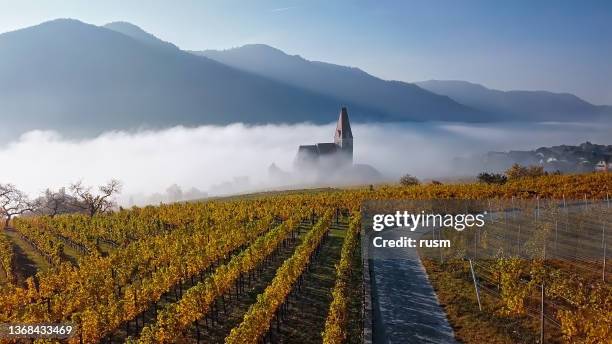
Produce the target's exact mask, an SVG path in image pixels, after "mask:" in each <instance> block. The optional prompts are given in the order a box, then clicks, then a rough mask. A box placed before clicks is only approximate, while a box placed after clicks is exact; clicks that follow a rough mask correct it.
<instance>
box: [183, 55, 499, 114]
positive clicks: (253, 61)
mask: <svg viewBox="0 0 612 344" xmlns="http://www.w3.org/2000/svg"><path fill="white" fill-rule="evenodd" d="M194 53H195V54H198V55H202V56H206V57H208V58H211V59H213V60H216V61H219V62H221V63H224V64H226V65H229V66H232V67H236V68H239V69H242V70H246V71H249V72H252V73H255V74H259V75H262V76H265V77H269V78H272V79H275V80H278V81H281V82H285V83H288V84H291V85H294V86H297V87H301V88H305V89H309V90H312V91H317V92H321V93H324V94H327V95H330V96H332V97H335V98H338V99H342V100H343V101H344V102H346V103H349V104H362V105H364V106H368V107H371V108H374V109H377V110H380V111H382V112H384V113H387V114H389V115H390V116H392V117H394V118H397V119H400V120H412V121H427V120H440V121H495V120H497V119H498V118H496V117H495V116H494V115H493V114H490V113H485V112H483V111H479V110H476V109H474V108H469V107H466V106H464V105H462V104H459V103H457V102H456V101H453V100H452V99H450V98H448V97H445V96H439V95H437V94H433V93H431V92H429V91H426V90H424V89H422V88H420V87H418V86H416V85H414V84H410V83H405V82H400V81H385V80H382V79H379V78H376V77H374V76H372V75H370V74H368V73H366V72H364V71H362V70H360V69H358V68H351V67H345V66H340V65H335V64H331V63H324V62H317V61H309V60H306V59H304V58H302V57H300V56H297V55H295V56H291V55H287V54H285V53H284V52H282V51H281V50H278V49H276V48H273V47H270V46H267V45H263V44H252V45H245V46H242V47H239V48H234V49H229V50H222V51H218V50H205V51H199V52H194Z"/></svg>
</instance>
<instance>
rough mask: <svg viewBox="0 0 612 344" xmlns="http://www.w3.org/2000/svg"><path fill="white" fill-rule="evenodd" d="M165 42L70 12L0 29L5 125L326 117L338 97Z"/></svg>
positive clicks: (81, 126)
mask: <svg viewBox="0 0 612 344" xmlns="http://www.w3.org/2000/svg"><path fill="white" fill-rule="evenodd" d="M132 33H133V32H132ZM160 47H163V48H164V49H160ZM171 48H172V47H171V46H169V45H167V44H165V45H160V44H153V43H152V41H150V40H149V41H145V42H143V41H140V40H138V39H134V38H132V37H131V36H128V35H126V34H123V33H119V32H116V31H113V30H110V29H107V28H103V27H98V26H94V25H90V24H85V23H82V22H79V21H76V20H68V19H61V20H55V21H51V22H46V23H43V24H40V25H37V26H34V27H29V28H26V29H22V30H17V31H12V32H9V33H4V34H1V35H0V56H2V59H0V80H2V82H1V83H0V106H1V107H2V110H3V113H5V114H8V118H6V119H5V121H4V128H5V129H6V128H7V127H11V128H12V129H13V131H15V132H23V131H25V130H32V129H56V130H59V131H61V132H72V133H78V134H88V133H98V132H102V131H105V130H110V129H129V128H138V127H142V126H145V127H167V126H174V125H202V124H228V123H233V122H245V123H252V124H255V123H296V122H306V121H311V122H316V123H326V122H330V121H333V119H334V118H335V116H336V112H337V109H338V106H339V104H340V103H341V101H340V100H338V99H335V98H332V97H329V96H326V95H323V94H320V93H316V92H312V91H308V90H303V89H299V88H297V87H293V86H290V85H286V84H283V83H279V82H277V81H274V80H271V79H269V78H265V77H261V76H257V75H254V74H251V73H246V72H244V71H240V70H237V69H235V68H232V67H229V66H226V65H223V64H221V63H219V62H216V61H213V60H211V59H208V58H206V57H202V56H195V55H193V54H191V53H188V52H184V51H181V50H178V49H176V50H174V49H171ZM351 110H352V115H353V116H354V117H355V118H360V119H362V120H367V119H368V118H370V119H377V118H384V114H380V113H377V112H376V111H374V110H372V109H369V108H367V107H363V106H361V107H360V106H354V107H352V109H351Z"/></svg>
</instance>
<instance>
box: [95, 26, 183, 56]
mask: <svg viewBox="0 0 612 344" xmlns="http://www.w3.org/2000/svg"><path fill="white" fill-rule="evenodd" d="M103 27H104V28H106V29H110V30H113V31H116V32H119V33H122V34H124V35H126V36H129V37H132V38H134V39H136V40H139V41H141V42H143V43H146V44H148V45H150V46H152V47H156V48H162V49H168V50H170V51H177V50H179V48H178V47H177V46H176V45H174V44H172V43H170V42H166V41H162V40H161V39H159V38H157V37H155V36H153V35H152V34H150V33H148V32H146V31H144V30H143V29H141V28H140V27H138V26H136V25H134V24H132V23H128V22H112V23H108V24H106V25H104V26H103Z"/></svg>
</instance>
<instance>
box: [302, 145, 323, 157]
mask: <svg viewBox="0 0 612 344" xmlns="http://www.w3.org/2000/svg"><path fill="white" fill-rule="evenodd" d="M302 153H308V154H312V155H319V150H318V149H317V145H301V146H300V147H299V148H298V154H302Z"/></svg>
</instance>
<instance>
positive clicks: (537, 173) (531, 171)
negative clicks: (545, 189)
mask: <svg viewBox="0 0 612 344" xmlns="http://www.w3.org/2000/svg"><path fill="white" fill-rule="evenodd" d="M544 175H546V172H544V167H542V166H535V165H532V166H521V165H519V164H514V165H512V167H510V168H509V169H507V170H506V176H507V177H508V179H510V180H512V179H520V178H531V177H541V176H544Z"/></svg>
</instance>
